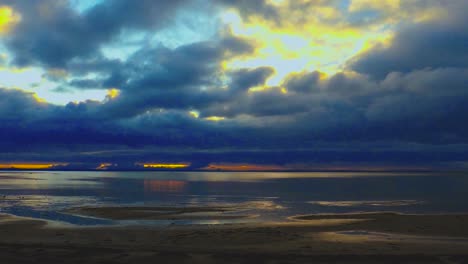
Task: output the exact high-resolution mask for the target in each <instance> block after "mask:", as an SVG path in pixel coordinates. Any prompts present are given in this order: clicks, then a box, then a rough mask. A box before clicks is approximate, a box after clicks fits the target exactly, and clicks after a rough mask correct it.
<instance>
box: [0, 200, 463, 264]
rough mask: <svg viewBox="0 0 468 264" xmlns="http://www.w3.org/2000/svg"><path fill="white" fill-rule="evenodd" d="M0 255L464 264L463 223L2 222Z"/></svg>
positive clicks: (369, 217) (153, 213) (111, 213)
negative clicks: (94, 224) (164, 224)
mask: <svg viewBox="0 0 468 264" xmlns="http://www.w3.org/2000/svg"><path fill="white" fill-rule="evenodd" d="M143 209H144V210H143ZM73 210H74V212H75V213H77V212H78V211H79V212H80V214H82V215H84V214H88V215H93V216H97V215H99V216H101V217H104V215H105V216H106V217H107V218H114V219H138V218H139V217H141V216H142V211H143V212H144V213H143V219H148V217H149V218H150V219H163V218H164V217H163V214H166V215H167V216H168V219H169V218H170V219H174V218H176V219H183V218H184V215H186V214H187V213H189V216H190V213H209V215H210V219H216V217H219V219H223V215H222V213H219V212H220V211H225V210H226V208H215V207H207V208H185V209H183V210H182V209H180V208H168V207H165V208H147V207H145V208H128V207H123V208H118V207H101V208H92V209H91V208H82V209H81V210H79V209H77V208H75V209H73ZM161 212H162V213H161ZM168 212H170V213H168ZM213 213H214V214H213ZM178 214H179V216H177V215H178ZM244 217H245V216H244ZM0 249H1V250H0V258H1V259H2V263H466V262H464V261H467V260H468V215H402V214H395V213H362V214H341V215H333V214H328V215H306V216H295V217H291V218H290V220H289V221H285V222H261V223H258V222H257V223H244V224H224V225H189V226H172V225H171V226H167V227H155V226H105V227H77V226H71V225H59V224H56V223H51V222H46V221H42V220H35V219H28V218H20V217H15V216H11V215H6V214H4V215H0Z"/></svg>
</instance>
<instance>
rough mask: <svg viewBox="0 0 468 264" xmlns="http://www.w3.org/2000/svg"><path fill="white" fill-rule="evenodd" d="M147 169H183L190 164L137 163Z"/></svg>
mask: <svg viewBox="0 0 468 264" xmlns="http://www.w3.org/2000/svg"><path fill="white" fill-rule="evenodd" d="M137 165H139V166H142V167H143V168H147V169H184V168H188V167H189V166H190V163H137Z"/></svg>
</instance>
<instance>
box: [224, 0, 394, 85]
mask: <svg viewBox="0 0 468 264" xmlns="http://www.w3.org/2000/svg"><path fill="white" fill-rule="evenodd" d="M277 8H278V12H279V13H280V17H281V19H282V21H281V22H280V23H275V22H272V21H268V20H265V19H264V18H262V17H250V18H249V19H248V20H243V18H242V17H241V16H240V15H239V14H238V13H237V11H235V10H229V11H226V12H225V13H223V15H222V20H223V21H224V23H225V24H226V25H227V26H228V27H229V28H230V30H231V32H232V34H233V35H235V36H238V37H241V38H246V39H251V40H253V41H254V42H255V43H256V50H255V54H254V55H252V56H248V57H245V56H244V57H235V58H233V59H231V60H229V61H225V62H224V64H223V67H224V68H225V69H226V70H229V69H236V68H255V67H261V66H270V67H273V68H274V69H275V72H276V74H275V75H273V76H272V77H270V78H269V79H268V80H267V83H266V84H267V86H279V85H281V83H282V81H283V80H284V78H285V77H286V76H287V75H289V74H291V73H294V72H303V71H314V70H318V71H321V72H325V73H328V74H333V73H336V72H339V71H342V70H343V65H344V63H345V62H346V61H347V60H348V59H350V58H352V57H353V56H355V55H356V54H357V53H359V52H362V51H364V50H366V49H368V48H370V47H372V46H374V45H375V44H376V43H381V42H385V41H388V39H389V38H390V37H391V36H392V31H390V30H389V29H388V28H387V27H386V25H380V26H375V25H372V26H368V27H355V26H350V25H349V23H347V22H346V21H345V20H340V19H341V11H340V10H338V9H336V8H334V7H331V6H313V7H311V8H310V10H305V11H304V10H297V9H291V3H289V2H288V1H283V2H281V3H277ZM286 18H291V19H286ZM301 19H302V20H301Z"/></svg>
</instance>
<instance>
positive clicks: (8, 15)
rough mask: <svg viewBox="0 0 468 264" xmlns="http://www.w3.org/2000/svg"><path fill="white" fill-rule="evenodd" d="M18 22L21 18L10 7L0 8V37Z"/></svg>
mask: <svg viewBox="0 0 468 264" xmlns="http://www.w3.org/2000/svg"><path fill="white" fill-rule="evenodd" d="M20 20H21V16H20V15H19V14H17V13H16V12H15V11H14V10H13V9H12V8H11V7H9V6H0V35H3V34H6V33H8V32H9V31H10V29H11V28H12V27H13V26H14V25H16V23H18V22H19V21H20Z"/></svg>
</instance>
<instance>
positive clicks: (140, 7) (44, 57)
mask: <svg viewBox="0 0 468 264" xmlns="http://www.w3.org/2000/svg"><path fill="white" fill-rule="evenodd" d="M2 2H3V3H4V4H6V5H10V6H12V7H13V8H14V9H15V10H16V11H17V12H19V13H20V14H21V16H22V20H21V22H20V23H19V25H17V27H15V30H14V32H12V33H11V34H10V35H9V36H8V38H7V41H6V44H7V46H8V48H9V49H10V50H11V51H13V53H14V54H15V58H14V63H15V64H16V65H18V66H27V65H31V64H42V65H46V66H48V67H60V68H63V67H64V66H65V65H66V64H67V63H68V62H69V61H70V60H72V59H75V58H89V57H92V56H95V55H96V54H97V52H98V49H99V47H100V45H101V44H103V43H106V42H108V41H110V40H112V38H114V37H116V35H118V34H119V33H120V32H121V30H122V29H124V28H135V29H155V28H157V27H161V26H165V25H167V24H168V23H170V21H171V17H172V16H173V14H174V12H176V10H177V8H178V7H179V6H180V5H181V4H183V3H184V2H186V1H184V0H175V1H159V0H141V1H128V0H110V1H105V2H103V3H100V4H97V5H96V6H94V7H92V8H90V9H89V10H87V11H86V12H85V13H83V14H80V13H77V12H76V11H75V10H74V9H72V8H71V6H70V5H69V4H68V3H67V2H65V1H57V0H43V1H42V0H41V1H32V2H31V1H28V0H19V1H18V0H14V1H12V0H4V1H2Z"/></svg>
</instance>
